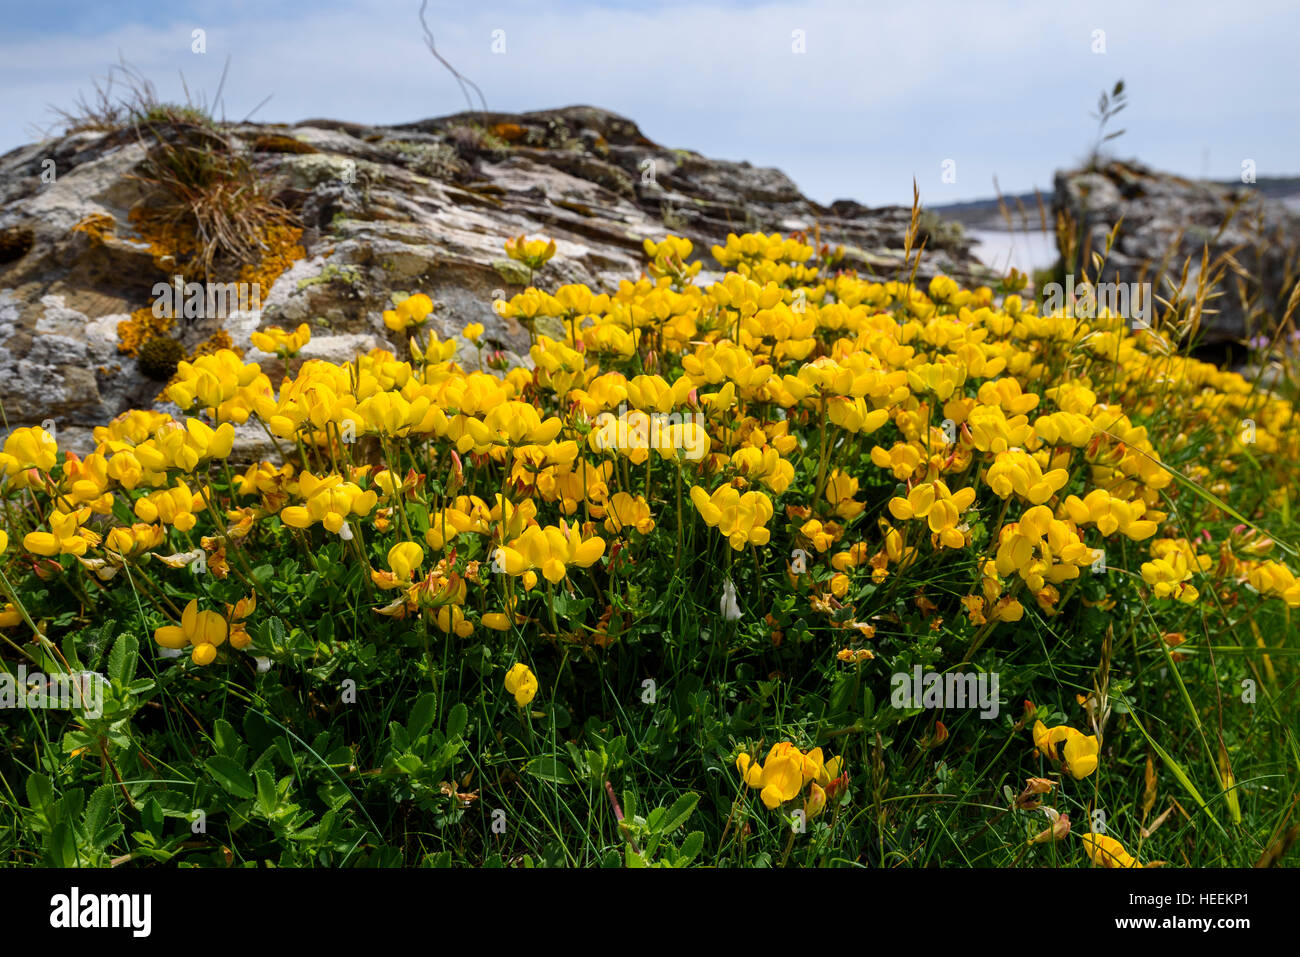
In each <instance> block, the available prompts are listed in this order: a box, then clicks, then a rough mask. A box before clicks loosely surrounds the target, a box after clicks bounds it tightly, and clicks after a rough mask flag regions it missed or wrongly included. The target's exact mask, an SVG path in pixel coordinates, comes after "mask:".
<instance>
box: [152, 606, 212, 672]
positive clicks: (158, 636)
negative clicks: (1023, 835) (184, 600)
mask: <svg viewBox="0 0 1300 957" xmlns="http://www.w3.org/2000/svg"><path fill="white" fill-rule="evenodd" d="M153 640H154V641H156V642H158V644H160V645H162V646H163V647H164V648H172V649H177V650H179V649H181V648H184V647H185V646H186V645H190V646H191V647H192V650H191V653H190V658H191V660H192V661H193V662H194V663H195V664H196V665H209V664H212V662H213V661H214V660H215V659H216V657H217V646H218V645H221V644H224V643H225V640H226V619H225V618H223V617H222V616H221V615H219V614H218V613H217V612H215V611H199V603H198V600H197V599H194V600H192V601H191V602H190V603H189V604H188V605H186V606H185V611H184V612H183V613H182V614H181V623H180V624H179V625H163V626H162V627H161V628H158V629H156V630H155V631H154V633H153Z"/></svg>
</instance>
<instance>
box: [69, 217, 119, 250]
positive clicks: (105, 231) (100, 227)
mask: <svg viewBox="0 0 1300 957" xmlns="http://www.w3.org/2000/svg"><path fill="white" fill-rule="evenodd" d="M116 228H117V220H115V219H114V218H113V217H112V216H109V215H108V214H107V213H91V214H90V215H89V216H86V217H84V218H82V219H80V220H78V221H77V222H76V223H74V224H73V226H72V232H74V233H85V234H86V235H87V236H89V237H90V240H91V242H96V243H102V242H103V241H104V236H105V235H112V233H113V230H114V229H116Z"/></svg>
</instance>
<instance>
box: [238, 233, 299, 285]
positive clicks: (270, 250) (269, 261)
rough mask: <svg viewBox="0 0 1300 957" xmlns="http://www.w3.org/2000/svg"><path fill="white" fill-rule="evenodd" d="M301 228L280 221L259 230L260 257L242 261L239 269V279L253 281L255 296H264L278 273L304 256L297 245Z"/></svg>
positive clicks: (277, 276)
mask: <svg viewBox="0 0 1300 957" xmlns="http://www.w3.org/2000/svg"><path fill="white" fill-rule="evenodd" d="M301 238H302V227H300V226H289V225H286V224H281V223H274V224H272V225H269V226H267V227H266V229H264V230H263V231H262V247H263V249H264V252H263V253H262V260H261V262H259V263H258V264H257V265H252V264H250V263H245V264H244V266H243V267H241V268H240V270H239V280H238V281H239V282H248V283H253V282H255V283H257V285H258V290H259V295H260V296H261V298H263V299H265V298H266V297H267V295H269V294H270V292H271V286H272V285H273V284H274V283H275V281H276V280H277V279H279V278H280V274H281V273H283V272H284V271H285V270H286V269H288V268H289V267H290V266H292V265H293V264H294V262H296V261H297V260H299V259H302V258H304V257H305V256H306V255H307V252H306V250H304V249H303V248H302V246H300V245H298V240H299V239H301Z"/></svg>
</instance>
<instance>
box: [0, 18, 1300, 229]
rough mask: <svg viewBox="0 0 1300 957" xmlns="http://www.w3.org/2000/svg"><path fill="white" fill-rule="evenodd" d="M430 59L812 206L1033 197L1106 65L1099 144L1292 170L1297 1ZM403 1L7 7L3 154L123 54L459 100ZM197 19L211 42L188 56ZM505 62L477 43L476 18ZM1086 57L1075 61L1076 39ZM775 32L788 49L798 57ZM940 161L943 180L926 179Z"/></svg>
mask: <svg viewBox="0 0 1300 957" xmlns="http://www.w3.org/2000/svg"><path fill="white" fill-rule="evenodd" d="M429 6H430V15H429V19H430V24H431V26H432V27H433V30H434V34H435V36H436V38H437V41H438V45H439V50H440V51H441V52H442V53H443V54H444V55H445V56H447V57H448V59H450V60H451V61H452V62H453V63H454V64H455V65H456V66H457V68H458V69H460V70H461V71H462V72H463V73H465V74H466V75H467V76H469V77H470V78H471V79H473V80H474V81H475V82H477V83H478V84H479V86H480V87H482V89H483V92H484V94H485V95H486V97H487V101H488V105H489V106H490V107H491V108H492V109H496V110H510V111H516V110H529V109H543V108H547V107H554V106H563V105H568V104H573V103H590V104H593V105H596V106H603V107H605V108H607V109H611V110H614V111H616V112H619V113H622V114H624V115H626V116H629V117H631V118H632V119H634V120H636V121H637V122H638V123H639V124H640V125H641V128H642V130H643V131H644V132H645V133H646V135H648V136H649V137H650V138H651V139H654V140H656V141H658V142H660V143H662V144H664V145H665V146H672V147H686V148H690V149H695V150H698V151H700V152H701V153H704V154H706V155H710V156H717V157H725V158H728V159H746V160H749V161H750V162H752V163H754V164H755V165H763V166H776V167H778V168H780V169H782V170H784V171H785V172H786V173H787V174H789V175H790V176H791V177H792V178H793V179H794V180H795V182H796V183H798V184H799V186H800V187H801V188H802V189H803V190H804V191H805V192H806V193H807V194H809V195H810V196H812V197H813V198H814V199H817V200H820V201H822V202H829V201H830V200H832V199H836V198H852V199H856V200H858V201H860V202H863V203H867V204H872V205H878V204H885V203H903V202H910V200H911V183H912V177H913V176H915V177H916V179H917V182H918V185H919V186H920V189H921V195H922V200H923V201H924V202H927V203H930V204H939V203H945V202H954V201H960V200H965V199H974V198H978V197H983V196H988V195H990V194H991V193H992V191H993V177H994V176H996V177H997V178H998V182H999V184H1000V186H1001V187H1002V189H1003V190H1004V191H1006V192H1019V191H1022V190H1029V189H1032V188H1033V187H1035V186H1037V187H1039V188H1041V189H1043V190H1045V191H1048V190H1050V188H1051V183H1052V174H1053V171H1054V170H1056V169H1057V168H1060V167H1062V166H1066V165H1070V164H1072V163H1074V162H1077V161H1078V160H1079V159H1080V158H1081V157H1082V156H1083V155H1084V154H1085V153H1086V152H1087V149H1088V146H1089V144H1090V142H1091V137H1092V134H1093V121H1092V120H1091V119H1090V118H1089V116H1088V111H1089V110H1090V109H1092V108H1093V107H1094V105H1095V102H1096V99H1097V94H1098V93H1099V92H1100V91H1101V89H1102V88H1109V87H1110V86H1111V85H1112V84H1113V83H1114V81H1115V80H1116V79H1118V78H1119V77H1123V78H1124V80H1125V82H1126V85H1127V87H1128V89H1129V95H1130V101H1131V105H1130V106H1129V107H1128V109H1127V110H1126V111H1125V112H1124V113H1123V114H1121V116H1120V120H1121V124H1120V125H1121V126H1123V127H1124V128H1126V129H1127V131H1128V132H1127V133H1126V134H1125V135H1124V136H1123V137H1121V138H1120V139H1119V140H1117V141H1116V142H1115V144H1114V147H1115V149H1116V152H1118V153H1121V154H1123V155H1126V156H1134V157H1137V158H1138V159H1141V160H1143V161H1144V162H1147V163H1149V164H1151V165H1154V166H1156V167H1159V168H1162V169H1168V170H1172V171H1175V172H1178V173H1182V174H1185V175H1192V176H1200V175H1208V176H1212V177H1214V178H1235V177H1237V176H1238V175H1239V174H1240V171H1241V164H1242V162H1243V160H1246V159H1251V160H1254V162H1255V164H1256V166H1257V168H1258V171H1259V174H1260V175H1284V174H1296V173H1300V98H1297V96H1296V91H1297V90H1298V89H1300V57H1298V56H1297V54H1296V51H1295V49H1294V44H1295V38H1296V37H1297V36H1300V4H1296V3H1295V2H1294V0H1256V2H1252V3H1251V4H1249V5H1243V4H1224V3H1222V2H1221V0H1183V2H1180V3H1179V4H1177V5H1171V4H1169V3H1160V2H1143V0H1118V2H1091V0H1084V2H1071V3H1068V4H1066V3H1061V2H1059V0H1047V2H1035V3H1029V2H1017V0H1001V2H987V3H980V2H975V0H929V2H924V0H916V2H908V3H898V2H896V0H891V2H889V3H884V2H876V0H870V2H868V0H860V2H849V0H809V2H803V0H790V2H762V3H758V2H722V0H713V2H708V0H705V2H681V3H678V2H668V3H659V4H655V3H650V2H642V0H638V2H631V0H605V2H588V0H534V2H531V3H523V2H498V0H482V2H476V3H464V2H457V3H449V2H445V0H430V4H429ZM418 8H419V0H361V2H353V3H342V2H332V0H330V2H307V3H304V2H301V0H299V2H296V3H292V4H291V3H287V2H282V0H258V2H249V0H221V2H195V0H190V2H179V3H145V2H126V3H103V2H86V0H43V2H34V3H27V2H19V0H6V6H5V10H4V12H3V16H2V17H0V88H2V89H3V93H4V95H3V97H0V152H3V151H7V150H9V149H12V148H13V147H15V146H18V145H21V144H22V143H26V142H30V141H31V140H33V139H37V138H39V134H37V133H36V132H35V131H36V129H37V128H38V127H40V128H43V127H46V126H48V125H49V124H50V123H51V121H52V117H51V114H50V113H49V111H48V109H47V107H48V105H49V104H59V105H68V104H70V103H71V102H72V100H74V99H75V98H76V96H77V94H78V92H79V91H87V92H88V91H89V90H90V88H91V82H92V79H93V78H94V77H97V76H102V75H104V73H105V72H106V71H107V69H108V67H109V66H110V65H111V64H113V63H115V62H116V61H117V59H118V57H119V54H120V55H121V56H123V57H125V59H126V60H127V61H129V62H130V63H131V64H132V65H133V66H135V67H137V68H138V69H140V70H141V71H142V72H144V73H145V74H146V75H147V76H149V77H150V78H151V79H153V80H154V82H155V83H156V85H157V87H158V90H159V92H160V94H161V95H162V96H164V97H165V98H169V99H173V98H179V97H180V95H181V93H180V90H181V86H180V79H179V74H180V73H183V74H184V76H185V78H186V80H187V81H188V83H189V86H190V89H191V90H192V91H201V92H203V93H206V94H208V95H209V96H211V94H212V93H213V92H214V91H215V89H216V85H217V81H218V79H219V77H220V74H221V69H222V65H223V63H224V61H225V58H226V56H227V54H229V55H230V57H231V69H230V77H229V78H228V80H227V82H226V88H225V93H224V105H225V113H226V115H227V116H228V117H230V118H233V119H238V118H242V117H243V116H244V115H245V114H247V113H248V111H249V110H252V109H253V108H254V107H255V106H256V105H257V104H258V102H259V101H261V100H262V99H263V98H264V97H266V96H267V95H268V94H270V95H271V96H272V98H271V100H270V102H269V103H267V105H266V106H264V107H262V109H261V110H260V111H259V112H258V113H257V114H256V116H255V118H256V119H260V120H265V121H292V120H297V119H304V118H307V117H313V116H329V117H334V118H338V119H346V120H353V121H359V122H369V123H391V122H403V121H409V120H415V119H421V118H424V117H428V116H436V115H440V114H445V113H450V112H456V111H458V110H460V109H463V108H464V100H463V99H462V97H461V93H460V91H459V89H458V88H457V86H456V84H455V82H454V81H453V80H452V78H451V77H450V75H448V74H447V73H446V72H445V71H444V70H443V69H442V68H441V67H440V66H438V64H437V63H436V62H435V61H434V60H433V58H432V57H431V56H430V55H429V54H428V53H427V51H426V50H425V49H424V46H423V44H422V41H421V38H420V29H419V23H418V19H417V16H416V13H417V10H418ZM195 29H203V30H205V31H206V41H207V52H206V53H204V54H196V53H194V52H192V50H191V35H192V31H193V30H195ZM496 30H503V31H505V33H504V36H505V52H504V53H493V51H492V45H493V31H496ZM1097 30H1101V31H1104V34H1105V36H1104V42H1105V52H1093V48H1094V46H1096V42H1095V40H1094V36H1095V33H1094V31H1097ZM795 31H802V37H803V46H804V49H805V51H806V52H804V53H796V52H794V49H793V48H794V47H795V45H796V39H795V36H796V35H795ZM945 160H953V161H955V171H956V182H953V183H946V182H944V181H943V179H942V171H943V164H944V161H945Z"/></svg>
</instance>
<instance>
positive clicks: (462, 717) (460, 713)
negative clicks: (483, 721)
mask: <svg viewBox="0 0 1300 957" xmlns="http://www.w3.org/2000/svg"><path fill="white" fill-rule="evenodd" d="M467 724H469V709H468V708H466V707H465V704H464V702H457V703H456V706H455V707H454V708H452V709H451V714H449V715H447V737H448V739H451V738H456V737H459V736H460V735H461V734H462V733H464V731H465V726H466V725H467Z"/></svg>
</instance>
